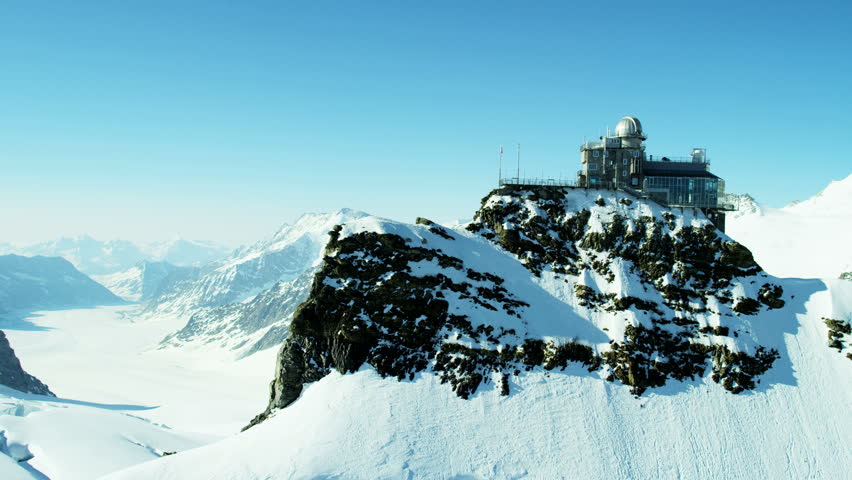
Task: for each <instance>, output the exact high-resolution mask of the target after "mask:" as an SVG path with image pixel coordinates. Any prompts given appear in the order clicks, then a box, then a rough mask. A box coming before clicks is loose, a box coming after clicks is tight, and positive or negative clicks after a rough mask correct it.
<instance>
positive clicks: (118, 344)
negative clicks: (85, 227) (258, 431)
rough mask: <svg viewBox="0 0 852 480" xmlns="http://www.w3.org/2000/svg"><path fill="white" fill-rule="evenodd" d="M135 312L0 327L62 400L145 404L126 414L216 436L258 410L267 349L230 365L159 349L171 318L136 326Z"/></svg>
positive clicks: (26, 320)
mask: <svg viewBox="0 0 852 480" xmlns="http://www.w3.org/2000/svg"><path fill="white" fill-rule="evenodd" d="M135 308H137V307H130V306H122V307H100V308H94V309H75V310H56V311H46V312H35V313H30V314H26V315H11V314H7V315H0V329H3V331H4V332H5V333H6V336H7V337H8V338H9V341H10V343H11V344H12V345H13V346H14V348H15V352H16V353H17V355H18V358H20V360H21V362H22V364H23V365H24V366H25V368H26V370H27V372H29V373H30V374H32V375H35V376H36V377H38V378H39V379H41V380H42V381H44V382H45V383H46V384H48V385H49V386H50V388H51V390H53V391H54V392H55V393H57V394H58V395H61V396H63V397H65V398H74V399H78V400H81V401H87V402H95V403H100V404H115V405H136V406H145V407H146V408H145V409H144V411H134V410H137V409H135V408H132V409H130V410H128V411H127V412H126V413H132V414H133V415H137V416H140V417H144V418H146V419H149V420H150V421H152V422H155V423H160V424H165V425H168V426H170V427H172V428H175V429H177V430H181V431H186V432H197V433H201V434H205V435H208V436H213V437H215V438H220V437H222V436H225V435H229V434H232V433H233V432H236V431H238V430H239V429H240V428H241V427H242V426H244V425H245V424H246V422H247V421H248V420H249V419H251V417H252V416H253V415H255V414H256V413H257V411H258V410H259V409H262V408H263V405H264V404H265V401H266V400H265V397H266V391H267V386H268V383H269V377H270V375H271V374H272V359H273V358H274V352H273V351H269V352H262V353H261V354H258V355H253V356H252V357H251V358H247V359H245V360H241V361H233V360H231V359H224V360H223V359H221V358H219V357H216V356H208V355H204V354H203V352H191V351H182V350H178V349H175V350H170V351H161V350H157V348H156V347H157V344H158V342H159V341H160V340H161V339H162V338H163V336H165V335H166V333H167V332H170V331H172V330H174V329H175V328H177V325H176V324H175V323H174V319H171V318H168V317H164V318H157V319H150V320H146V321H140V320H139V319H138V318H136V317H135V316H134V315H133V314H132V312H133V310H134V309H135Z"/></svg>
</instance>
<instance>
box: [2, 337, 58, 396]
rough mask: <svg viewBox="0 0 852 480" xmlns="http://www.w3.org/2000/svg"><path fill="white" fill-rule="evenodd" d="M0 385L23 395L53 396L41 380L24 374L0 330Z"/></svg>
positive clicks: (7, 340)
mask: <svg viewBox="0 0 852 480" xmlns="http://www.w3.org/2000/svg"><path fill="white" fill-rule="evenodd" d="M0 385H5V386H7V387H10V388H14V389H15V390H18V391H21V392H24V393H34V394H36V395H48V396H51V397H53V396H55V395H54V394H53V392H51V391H50V389H49V388H47V385H45V384H44V383H42V382H41V380H39V379H37V378H36V377H34V376H32V375H30V374H29V373H27V372H25V371H24V369H23V368H22V367H21V361H20V360H18V357H17V356H16V355H15V351H14V350H12V346H11V345H9V339H7V338H6V334H5V333H3V331H2V330H0Z"/></svg>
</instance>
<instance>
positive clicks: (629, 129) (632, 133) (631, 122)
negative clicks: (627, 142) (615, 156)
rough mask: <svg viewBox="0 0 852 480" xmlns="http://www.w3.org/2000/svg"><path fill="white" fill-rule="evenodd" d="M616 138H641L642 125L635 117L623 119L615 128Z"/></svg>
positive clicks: (642, 134) (642, 135)
mask: <svg viewBox="0 0 852 480" xmlns="http://www.w3.org/2000/svg"><path fill="white" fill-rule="evenodd" d="M615 136H616V137H643V138H644V136H645V135H644V133H643V132H642V124H641V123H639V119H638V118H636V117H624V118H622V119H621V120H620V121H619V122H618V125H616V126H615Z"/></svg>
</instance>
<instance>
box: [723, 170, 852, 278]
mask: <svg viewBox="0 0 852 480" xmlns="http://www.w3.org/2000/svg"><path fill="white" fill-rule="evenodd" d="M747 205H748V203H746V208H743V207H742V206H741V207H740V211H738V212H734V213H732V214H729V215H728V220H727V232H728V234H729V235H731V236H732V237H733V238H735V239H736V240H737V241H739V242H741V243H743V244H744V245H746V246H747V247H748V248H749V249H751V250H752V252H754V255H755V258H756V259H757V261H758V263H760V264H761V265H762V266H763V267H764V268H765V269H766V270H767V271H768V272H769V273H771V274H773V275H778V276H784V277H803V278H837V277H838V276H839V275H840V274H841V273H843V272H845V271H847V270H845V268H848V267H846V266H847V265H849V264H852V250H850V248H849V239H850V238H852V175H850V176H848V177H846V178H845V179H843V180H838V181H833V182H831V183H830V184H829V185H828V186H827V187H826V188H825V189H823V190H822V191H821V192H820V193H818V194H816V195H814V196H813V197H811V198H809V199H807V200H805V201H802V202H796V203H795V204H791V205H788V206H786V207H784V208H779V209H772V208H762V207H760V206H759V204H758V208H757V209H752V210H749V209H748V208H747Z"/></svg>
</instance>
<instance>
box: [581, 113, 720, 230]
mask: <svg viewBox="0 0 852 480" xmlns="http://www.w3.org/2000/svg"><path fill="white" fill-rule="evenodd" d="M647 139H648V137H647V136H646V135H645V132H644V131H643V129H642V124H641V123H640V122H639V119H637V118H636V117H624V118H622V119H621V121H619V122H618V125H617V126H616V127H615V132H614V135H609V134H607V135H606V136H604V137H600V139H599V141H596V142H584V143H583V145H582V146H581V147H580V162H581V163H582V170H580V171H579V172H577V183H578V185H580V186H583V187H588V188H606V189H622V190H628V191H632V192H633V193H636V194H639V195H640V196H643V197H647V198H650V199H652V200H654V201H656V202H658V203H660V204H662V205H665V206H668V207H693V208H700V209H702V210H703V211H704V213H705V214H706V215H707V216H708V217H709V218H710V219H711V220H712V221H713V222H714V223H716V225H717V226H719V227H720V229H722V230H724V213H723V211H724V210H725V208H724V207H723V206H722V205H720V203H719V201H720V199H722V198H723V196H724V191H725V182H724V181H723V180H722V179H721V178H719V177H717V176H716V175H714V174H712V173H711V172H710V161H709V159H708V158H707V151H706V149H704V148H695V149H693V150H692V153H691V154H690V155H689V156H688V157H683V158H677V157H666V156H657V157H656V158H655V157H654V155H649V154H647V152H646V151H645V143H644V142H645V140H647Z"/></svg>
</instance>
